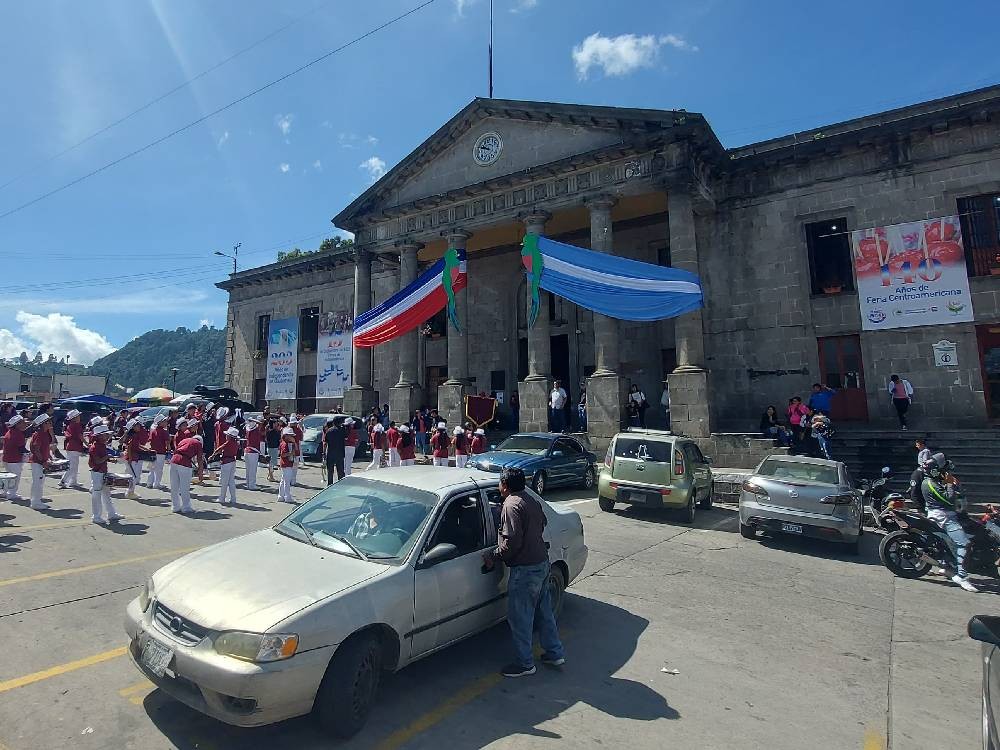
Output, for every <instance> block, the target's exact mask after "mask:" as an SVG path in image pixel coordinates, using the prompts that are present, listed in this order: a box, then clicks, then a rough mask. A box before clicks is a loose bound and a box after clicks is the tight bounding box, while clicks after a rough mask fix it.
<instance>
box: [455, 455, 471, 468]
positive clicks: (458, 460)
mask: <svg viewBox="0 0 1000 750" xmlns="http://www.w3.org/2000/svg"><path fill="white" fill-rule="evenodd" d="M468 460H469V454H468V453H456V454H455V466H457V467H458V468H460V469H464V468H465V464H466V462H467V461H468Z"/></svg>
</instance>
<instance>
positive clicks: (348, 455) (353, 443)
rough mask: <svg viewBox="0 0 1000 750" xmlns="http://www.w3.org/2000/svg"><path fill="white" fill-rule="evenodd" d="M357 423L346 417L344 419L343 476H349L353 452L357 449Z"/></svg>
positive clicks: (352, 462)
mask: <svg viewBox="0 0 1000 750" xmlns="http://www.w3.org/2000/svg"><path fill="white" fill-rule="evenodd" d="M357 425H358V423H357V422H356V421H355V420H354V419H353V418H352V417H348V418H347V419H345V420H344V476H348V477H349V476H351V469H352V466H353V464H354V454H355V453H356V452H357V450H358V442H359V440H358V426H357Z"/></svg>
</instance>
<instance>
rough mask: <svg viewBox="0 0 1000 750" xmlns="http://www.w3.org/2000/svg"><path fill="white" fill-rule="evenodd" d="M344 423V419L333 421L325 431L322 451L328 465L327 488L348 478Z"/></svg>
mask: <svg viewBox="0 0 1000 750" xmlns="http://www.w3.org/2000/svg"><path fill="white" fill-rule="evenodd" d="M343 423H344V420H342V419H341V420H337V419H331V420H330V421H329V422H327V423H326V429H325V430H323V446H322V450H323V458H324V463H325V464H326V483H327V486H329V485H331V484H333V483H334V482H336V481H338V480H341V479H343V478H344V477H345V476H346V474H345V470H344V459H345V456H346V454H347V443H346V435H345V431H344V426H343Z"/></svg>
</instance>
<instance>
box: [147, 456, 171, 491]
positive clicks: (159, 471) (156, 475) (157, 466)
mask: <svg viewBox="0 0 1000 750" xmlns="http://www.w3.org/2000/svg"><path fill="white" fill-rule="evenodd" d="M166 461H167V455H166V454H165V453H157V454H156V459H155V460H154V461H153V462H152V463H151V464H150V465H149V480H148V481H147V482H146V486H147V487H149V489H151V490H152V489H155V488H159V487H162V486H163V466H164V464H165V463H166Z"/></svg>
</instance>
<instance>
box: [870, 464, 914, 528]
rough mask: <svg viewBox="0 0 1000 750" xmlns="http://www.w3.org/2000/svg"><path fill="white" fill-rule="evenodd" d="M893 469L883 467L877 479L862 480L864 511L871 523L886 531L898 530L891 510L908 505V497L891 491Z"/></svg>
mask: <svg viewBox="0 0 1000 750" xmlns="http://www.w3.org/2000/svg"><path fill="white" fill-rule="evenodd" d="M890 476H892V470H891V469H890V468H889V467H888V466H883V467H882V476H880V477H879V478H878V479H875V480H869V479H862V480H861V498H862V500H861V504H862V507H863V508H864V513H865V515H866V516H868V517H869V518H870V519H871V525H872V526H874V527H875V528H877V529H881V530H882V531H885V532H887V533H888V532H891V531H897V530H898V529H899V527H898V526H897V525H896V520H895V516H893V515H892V514H891V513H890V512H889V510H890V509H893V508H903V507H905V506H906V497H905V496H903V495H901V494H900V493H898V492H890V491H889V477H890Z"/></svg>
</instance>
